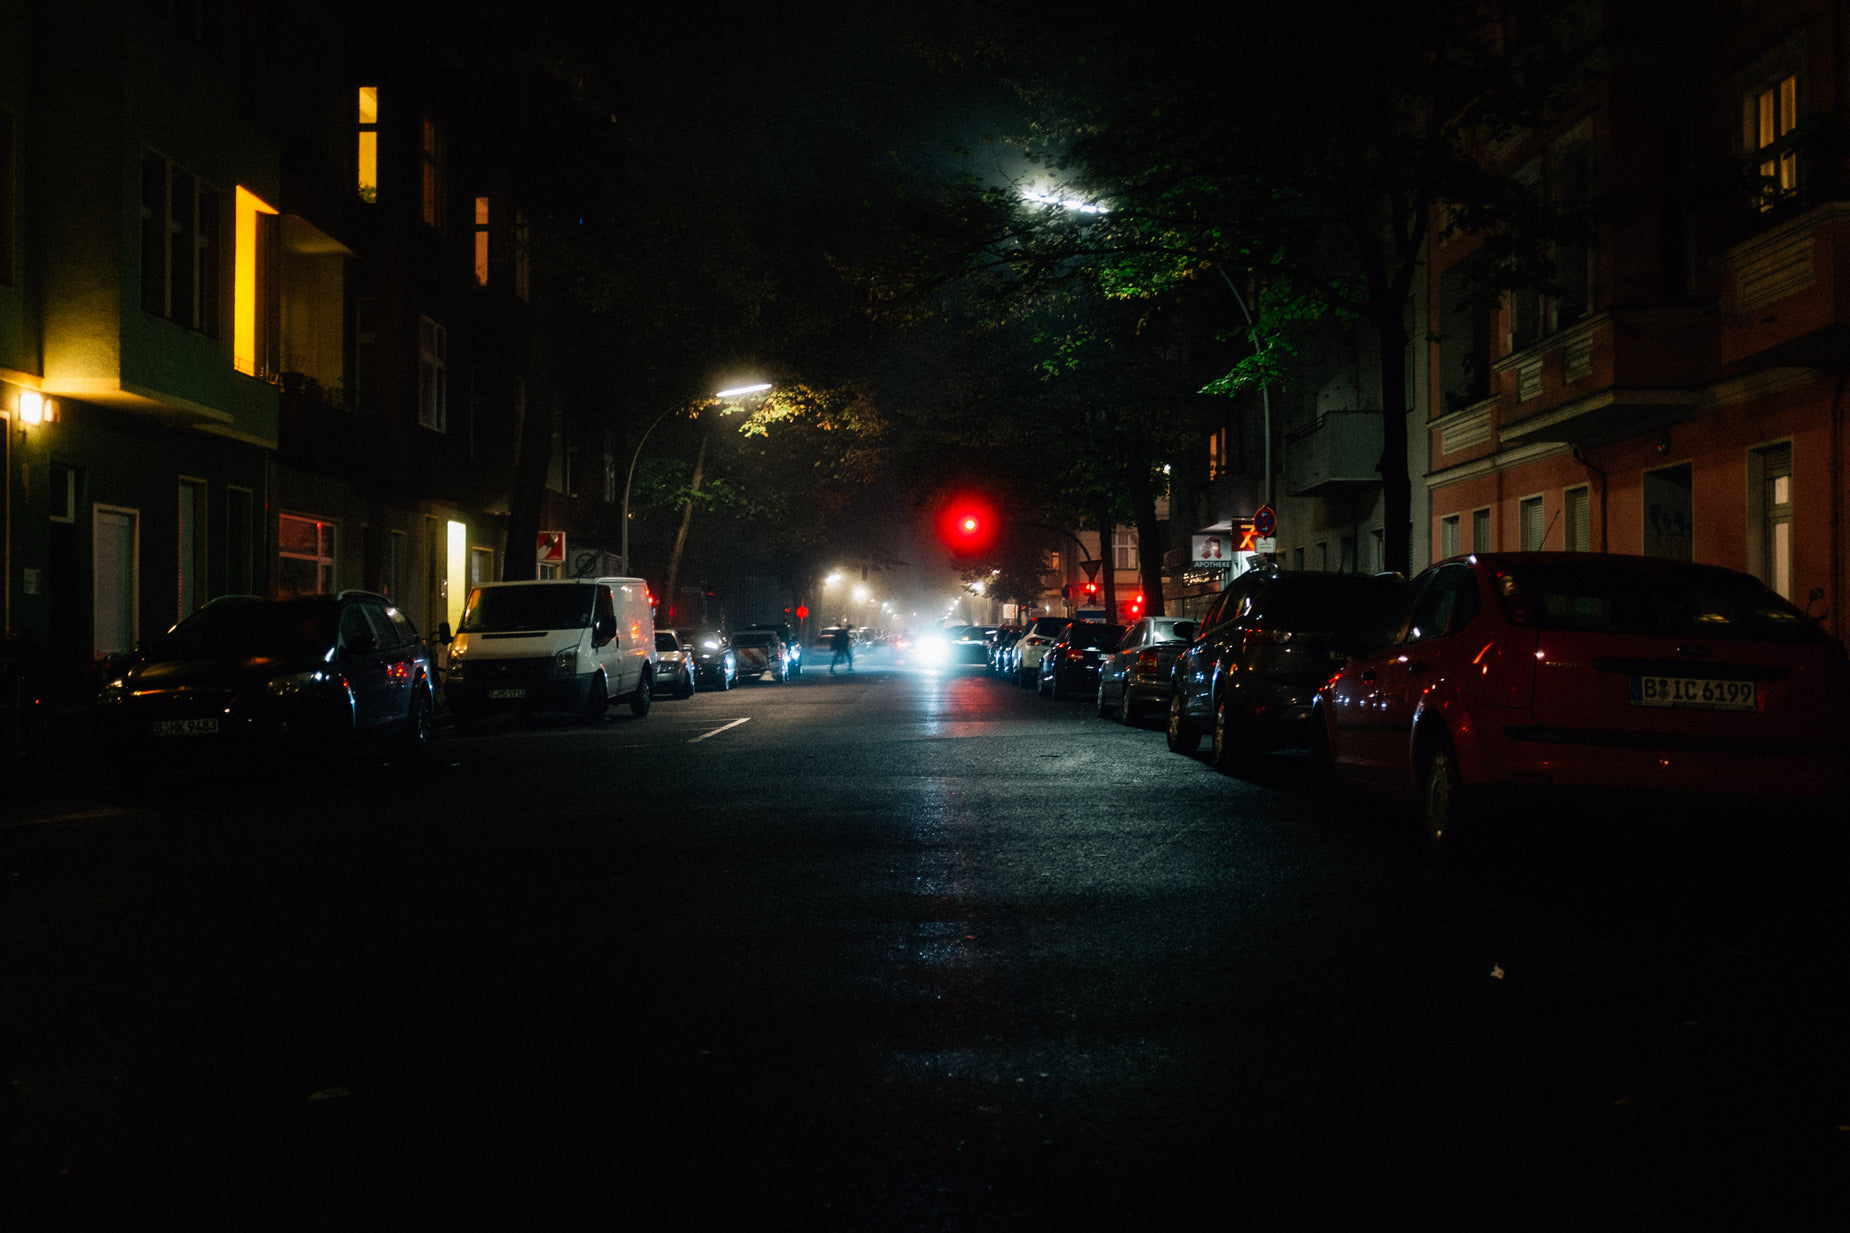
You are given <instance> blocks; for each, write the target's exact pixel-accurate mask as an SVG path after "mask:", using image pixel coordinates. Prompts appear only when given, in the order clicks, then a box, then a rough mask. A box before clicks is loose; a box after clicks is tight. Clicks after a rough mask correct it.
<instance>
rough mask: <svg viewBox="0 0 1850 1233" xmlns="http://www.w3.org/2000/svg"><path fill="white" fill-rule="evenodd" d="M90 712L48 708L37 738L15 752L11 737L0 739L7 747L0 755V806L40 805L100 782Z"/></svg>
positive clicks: (78, 707)
mask: <svg viewBox="0 0 1850 1233" xmlns="http://www.w3.org/2000/svg"><path fill="white" fill-rule="evenodd" d="M92 713H93V712H92V708H91V707H90V706H88V705H86V704H82V703H69V702H66V703H59V704H54V705H52V706H51V707H50V708H49V713H48V715H47V716H46V724H45V731H44V734H43V736H42V737H40V738H39V739H38V740H36V741H32V742H30V743H29V744H28V745H27V746H26V747H25V748H23V749H22V748H18V747H17V742H16V741H15V740H14V736H15V734H14V733H11V732H5V733H0V738H4V739H5V740H7V741H8V742H9V743H8V744H7V746H6V747H5V748H4V749H0V805H11V804H17V803H20V802H24V801H33V800H43V799H45V798H46V797H51V796H59V795H63V794H66V793H71V792H76V791H78V790H80V789H82V788H84V787H87V786H89V785H91V784H94V783H97V782H100V780H101V779H102V776H103V768H102V767H101V765H100V764H99V763H98V762H97V758H96V736H95V728H94V724H93V722H92Z"/></svg>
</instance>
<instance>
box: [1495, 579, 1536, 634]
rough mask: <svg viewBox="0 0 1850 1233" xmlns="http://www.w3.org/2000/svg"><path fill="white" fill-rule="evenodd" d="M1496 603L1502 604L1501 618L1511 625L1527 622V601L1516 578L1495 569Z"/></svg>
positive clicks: (1525, 623)
mask: <svg viewBox="0 0 1850 1233" xmlns="http://www.w3.org/2000/svg"><path fill="white" fill-rule="evenodd" d="M1497 603H1498V604H1500V605H1502V608H1503V619H1504V620H1506V621H1508V622H1509V623H1510V624H1511V625H1527V624H1529V601H1527V600H1526V599H1524V598H1523V597H1522V588H1521V587H1519V586H1517V585H1516V580H1515V579H1514V578H1512V577H1510V576H1509V575H1508V574H1506V573H1504V572H1503V571H1502V570H1498V571H1497Z"/></svg>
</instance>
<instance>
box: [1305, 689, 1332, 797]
mask: <svg viewBox="0 0 1850 1233" xmlns="http://www.w3.org/2000/svg"><path fill="white" fill-rule="evenodd" d="M1305 761H1306V763H1307V764H1308V771H1307V776H1308V778H1309V782H1310V790H1311V791H1312V792H1323V793H1327V792H1333V791H1335V790H1336V788H1337V786H1338V782H1339V781H1338V780H1337V778H1336V759H1335V758H1334V757H1333V756H1331V753H1330V730H1329V729H1328V728H1326V727H1324V714H1323V708H1322V707H1321V706H1313V707H1312V708H1311V712H1310V749H1309V751H1308V753H1307V755H1306V758H1305Z"/></svg>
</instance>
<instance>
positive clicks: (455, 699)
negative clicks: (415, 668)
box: [443, 578, 655, 724]
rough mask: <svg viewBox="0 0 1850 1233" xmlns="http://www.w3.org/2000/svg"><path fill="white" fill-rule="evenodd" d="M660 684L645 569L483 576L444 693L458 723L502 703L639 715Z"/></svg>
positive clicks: (512, 708)
mask: <svg viewBox="0 0 1850 1233" xmlns="http://www.w3.org/2000/svg"><path fill="white" fill-rule="evenodd" d="M654 688H655V616H654V613H653V612H652V611H651V610H650V608H649V588H648V584H647V583H645V582H643V580H642V579H640V578H552V579H545V580H542V581H538V582H485V583H483V584H482V585H480V586H478V587H475V588H474V589H472V590H471V591H470V592H469V603H468V606H467V607H466V608H464V609H463V615H462V622H461V624H460V625H459V626H458V627H457V630H456V636H455V639H454V641H452V642H451V643H450V665H449V670H448V671H447V672H446V673H445V674H444V680H443V692H444V696H445V698H446V699H447V700H448V703H449V708H450V714H451V715H452V716H454V717H455V719H456V721H457V722H458V723H459V724H466V723H468V722H469V721H470V720H473V719H476V718H479V717H481V716H484V715H492V714H495V713H497V712H519V713H534V712H541V711H564V712H568V713H570V714H574V715H579V716H582V717H583V718H585V719H586V720H592V721H595V720H596V719H598V718H599V717H601V716H602V715H603V714H604V712H605V710H606V709H608V708H609V706H610V704H611V703H612V702H613V701H627V702H628V703H629V704H630V712H631V713H632V714H634V715H636V716H637V717H638V718H640V717H642V716H643V715H646V714H648V713H649V701H650V698H651V696H652V692H653V690H654Z"/></svg>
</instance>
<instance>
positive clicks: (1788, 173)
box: [1747, 75, 1799, 210]
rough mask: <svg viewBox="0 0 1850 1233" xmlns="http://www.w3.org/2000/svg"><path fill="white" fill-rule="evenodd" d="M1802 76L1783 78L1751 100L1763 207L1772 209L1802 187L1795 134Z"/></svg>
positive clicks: (1752, 133) (1750, 124) (1750, 122)
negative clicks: (1794, 140) (1793, 135)
mask: <svg viewBox="0 0 1850 1233" xmlns="http://www.w3.org/2000/svg"><path fill="white" fill-rule="evenodd" d="M1798 111H1799V79H1798V77H1797V76H1796V75H1792V76H1787V77H1782V78H1781V79H1780V80H1779V81H1777V82H1774V83H1773V84H1772V85H1770V86H1768V87H1767V88H1765V89H1764V90H1760V91H1758V92H1757V93H1756V94H1754V95H1753V97H1752V98H1751V99H1750V100H1749V101H1748V116H1747V122H1748V129H1749V137H1748V146H1749V149H1750V150H1751V151H1752V153H1753V155H1754V160H1755V162H1756V163H1757V164H1758V165H1759V171H1760V208H1761V209H1762V210H1770V209H1772V208H1773V206H1774V204H1775V203H1776V202H1778V201H1779V199H1780V198H1782V197H1788V196H1790V195H1792V194H1793V193H1795V192H1797V191H1798V188H1799V155H1798V151H1797V150H1795V149H1793V145H1792V133H1793V130H1794V129H1795V128H1797V127H1798V122H1799V117H1798Z"/></svg>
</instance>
